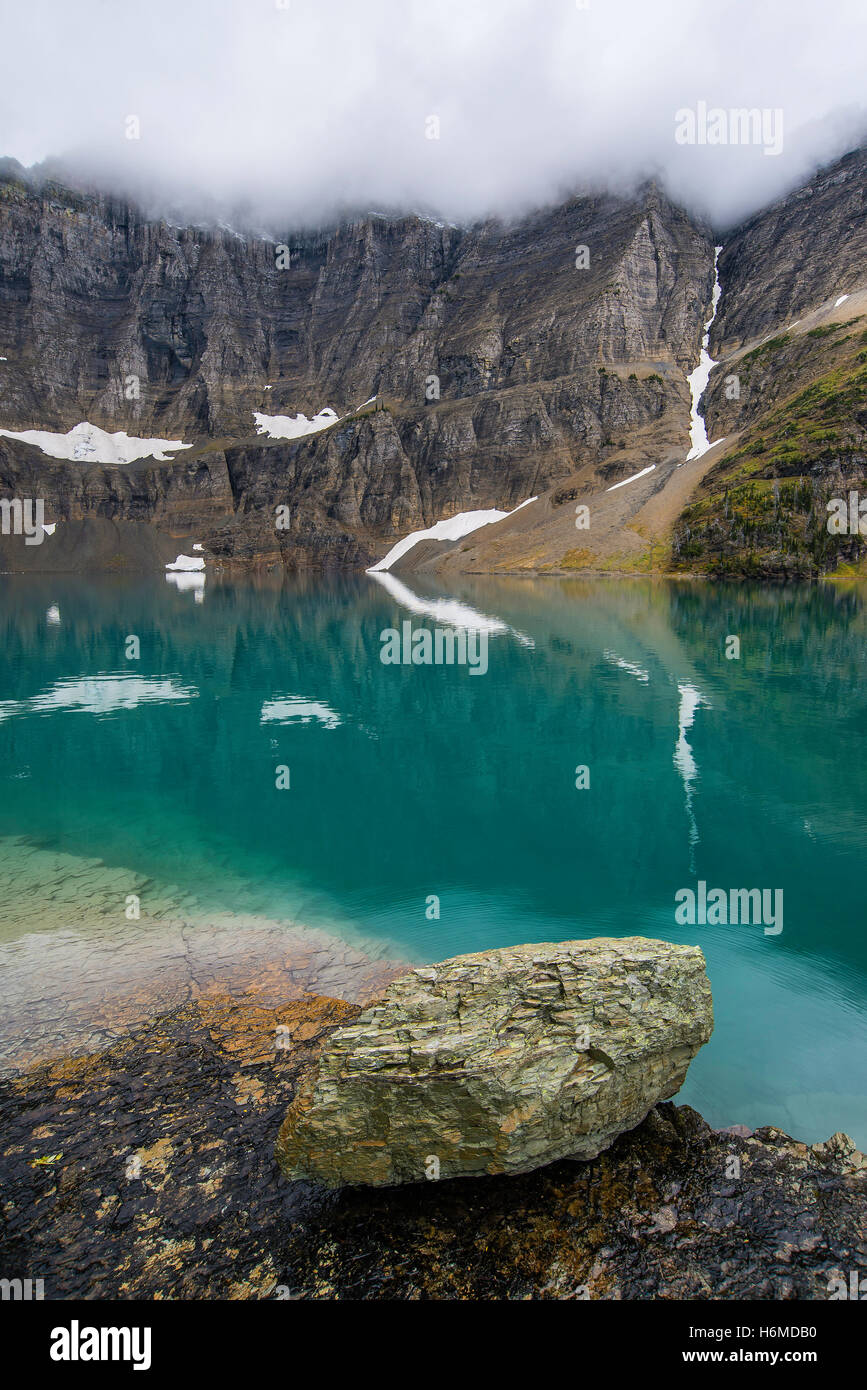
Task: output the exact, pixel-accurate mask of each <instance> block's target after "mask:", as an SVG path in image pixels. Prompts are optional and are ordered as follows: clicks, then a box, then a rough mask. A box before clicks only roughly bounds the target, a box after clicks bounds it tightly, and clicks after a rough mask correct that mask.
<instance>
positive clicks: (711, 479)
mask: <svg viewBox="0 0 867 1390" xmlns="http://www.w3.org/2000/svg"><path fill="white" fill-rule="evenodd" d="M865 161H867V156H865V153H864V152H863V151H860V152H856V153H854V154H852V155H848V156H846V158H845V159H844V160H841V161H840V162H839V164H838V165H836V166H834V167H833V168H832V169H830V170H827V171H824V172H823V173H821V174H820V175H817V176H816V178H815V179H814V180H812V181H811V183H810V184H809V185H807V186H806V187H805V188H804V189H801V190H799V191H798V192H797V193H795V194H793V195H792V196H791V197H790V198H789V199H786V200H783V202H782V203H780V204H778V205H776V206H775V207H774V208H772V209H769V210H767V211H766V212H764V213H762V214H761V215H760V216H758V217H757V218H753V219H752V220H751V221H750V222H749V223H747V224H745V225H744V226H743V227H741V228H738V229H736V230H735V231H734V232H732V233H731V234H730V235H728V236H724V237H722V238H721V240H722V251H721V253H720V256H719V276H720V282H721V285H722V298H721V301H720V304H719V310H718V313H717V315H716V318H715V320H714V322H713V324H712V326H711V335H710V350H711V354H712V355H713V356H717V357H719V358H720V364H719V366H717V367H716V368H715V370H714V371H713V372H712V373H711V378H710V383H709V386H708V389H707V391H706V393H705V398H704V409H705V411H706V418H707V425H708V433H709V435H710V437H711V438H714V437H717V436H718V435H719V434H721V433H725V434H726V435H727V446H728V444H729V443H730V441H731V439H732V437H734V439H735V440H736V442H737V443H738V446H739V447H741V448H743V447H745V445H744V444H743V443H742V436H743V439H745V440H746V441H747V443H749V431H750V429H751V428H753V427H754V424H755V422H756V421H764V420H765V417H767V418H768V420H770V419H771V416H772V414H773V411H775V410H777V411H778V410H779V409H780V407H781V406H782V405H784V403H785V400H786V399H788V396H787V388H788V387H789V386H791V388H792V389H791V392H789V393H788V394H789V395H791V394H797V393H798V391H801V393H803V390H804V389H805V383H806V384H807V385H812V384H813V383H814V382H815V381H817V380H818V379H819V378H820V377H822V376H823V375H824V376H825V377H828V376H829V374H830V383H829V384H827V389H828V391H829V392H830V393H831V394H832V395H834V394H835V391H834V383H836V382H837V380H838V376H835V375H834V374H835V373H836V374H838V375H839V374H840V373H843V376H844V377H845V382H844V383H843V385H844V387H845V390H844V394H845V392H848V393H849V394H850V395H852V397H853V400H854V401H855V404H854V405H853V410H852V412H850V413H849V414H848V415H847V417H846V421H845V422H843V424H842V425H841V431H842V432H841V435H840V439H839V440H838V441H836V443H835V445H834V448H835V450H836V454H835V457H836V456H837V455H840V457H841V458H842V457H843V455H845V460H844V461H843V462H842V463H841V464H840V467H842V470H843V471H842V474H841V476H844V475H845V476H846V477H848V476H850V475H852V476H854V474H853V469H854V471H855V472H857V471H858V469H859V468H860V466H861V465H860V463H859V462H858V460H860V459H861V458H862V456H863V440H864V431H863V426H862V425H861V424H860V422H859V421H858V418H857V414H858V405H857V400H858V398H859V395H860V396H862V397H863V390H862V387H861V382H860V379H859V370H860V364H859V363H858V362H857V360H856V358H857V354H856V353H855V351H854V349H855V348H856V347H857V346H858V345H857V343H856V342H855V336H856V335H854V334H853V333H851V332H850V333H849V334H848V335H841V334H837V333H836V330H834V334H835V335H836V336H834V335H832V334H831V333H829V334H828V335H827V336H825V337H821V338H817V337H816V336H812V337H811V336H810V332H811V331H812V329H808V331H807V332H806V333H805V332H804V331H803V326H802V332H801V334H800V335H799V338H798V340H797V341H796V340H795V339H792V340H791V341H790V342H788V343H787V344H786V345H784V347H783V348H779V346H777V347H775V346H774V334H777V333H778V330H779V328H780V327H781V326H782V325H783V324H786V323H788V322H790V321H791V320H793V319H797V317H798V316H801V317H806V318H809V316H810V315H815V316H816V324H815V325H814V326H815V327H822V328H824V327H830V325H829V324H827V323H826V318H827V316H828V314H831V315H833V314H835V313H837V311H836V309H835V308H832V306H831V305H830V303H826V301H830V300H831V298H832V296H833V297H834V299H835V300H836V298H838V297H839V296H841V295H843V294H848V296H849V302H848V303H847V304H846V310H847V312H846V314H845V316H844V317H845V319H847V320H848V319H851V318H852V316H853V311H854V310H856V309H860V307H861V301H860V298H859V285H860V284H861V283H867V277H865V276H864V275H863V272H862V267H863V264H864V250H865V246H864V242H865V237H867V233H865V231H864V219H863V208H864V201H865V196H867V194H865ZM715 240H716V241H718V240H719V239H717V238H715V237H714V236H713V234H712V232H711V230H710V229H709V228H707V227H705V226H703V225H701V224H699V223H697V222H696V221H695V220H694V219H692V218H691V217H690V216H689V215H688V214H687V213H685V212H684V211H683V210H682V209H680V208H678V207H676V206H675V205H673V204H672V203H671V201H670V200H669V199H668V198H667V197H666V196H665V194H664V193H663V192H662V190H660V189H659V188H658V187H656V186H655V185H654V184H653V183H649V184H647V185H646V186H644V187H643V188H641V189H640V190H638V191H637V192H636V193H635V195H634V196H632V197H616V196H613V195H611V194H603V193H597V194H592V195H585V196H580V197H574V198H571V199H570V200H568V201H567V202H565V203H563V204H562V205H560V206H557V207H551V208H547V209H541V210H538V211H536V212H534V213H533V214H531V215H529V216H527V217H525V218H523V219H522V220H520V221H517V222H513V223H509V224H506V223H500V222H495V221H489V222H486V223H484V224H479V225H476V226H471V227H453V226H448V225H442V224H439V223H435V222H433V221H430V220H425V219H423V218H420V217H416V216H404V217H399V218H390V217H385V216H375V215H370V216H365V217H364V218H360V219H358V220H355V221H350V222H346V223H344V224H342V225H340V226H338V227H333V228H328V229H322V230H318V231H311V230H308V231H306V232H303V233H300V232H299V233H290V232H287V233H286V235H285V237H284V238H283V240H282V241H276V240H274V241H271V240H268V239H265V238H263V237H261V236H252V235H244V234H241V233H239V232H236V231H233V230H231V229H229V228H227V227H218V228H213V227H211V228H208V227H192V226H190V227H183V228H181V227H174V226H172V225H170V224H169V223H167V222H165V221H154V220H149V219H148V218H147V217H146V216H145V215H144V214H143V213H142V212H141V211H140V210H139V209H137V208H136V207H134V206H132V205H130V204H128V203H126V202H123V201H121V200H118V199H115V198H110V197H107V196H105V195H104V194H100V193H96V192H93V191H87V190H81V189H71V188H67V187H64V186H63V185H62V184H60V183H58V182H56V181H51V180H46V181H42V182H40V181H38V180H37V179H35V178H34V177H33V176H31V175H29V174H28V173H26V172H25V171H24V170H22V169H21V168H20V166H17V165H15V164H14V162H12V161H4V162H3V163H2V164H0V358H2V359H3V360H0V430H2V431H7V432H11V433H13V434H20V433H23V432H25V431H31V430H38V431H51V432H57V433H65V432H66V431H68V430H70V429H72V428H73V427H74V426H77V425H79V424H80V423H81V422H82V421H88V422H89V423H90V425H92V426H94V427H96V428H98V429H101V430H105V431H107V432H108V433H110V434H113V433H115V432H117V431H126V432H127V434H129V435H130V436H133V437H135V438H145V439H151V440H153V439H162V440H172V441H175V452H174V453H173V454H172V455H171V456H170V457H164V458H163V459H158V458H156V457H154V456H147V457H143V458H139V459H136V460H135V461H133V462H130V463H117V462H115V463H109V462H101V461H100V460H99V457H98V450H97V451H95V452H96V454H97V456H96V457H93V454H94V450H92V449H91V450H90V451H88V450H84V451H82V452H81V454H80V456H79V457H73V458H69V459H60V458H51V457H48V456H47V454H46V453H45V452H44V450H43V449H42V448H40V447H38V446H37V444H36V443H33V442H27V441H24V440H21V439H15V438H10V437H9V434H0V496H4V497H8V498H13V497H42V498H44V499H45V506H46V517H47V519H50V520H51V521H58V522H59V523H60V525H59V526H58V527H57V529H56V531H55V533H54V535H53V536H51V537H47V538H46V540H45V542H44V543H43V544H40V545H34V546H29V547H27V546H25V545H24V544H23V540H22V538H21V537H15V536H2V537H0V568H5V569H18V568H39V569H52V568H59V569H67V568H79V569H80V568H89V567H95V568H104V567H106V566H111V567H133V568H135V567H147V566H148V565H156V564H163V563H164V562H165V561H164V558H163V557H164V554H167V553H169V552H171V550H172V549H173V548H174V549H175V551H177V550H179V549H183V548H184V545H185V544H186V545H187V547H188V548H189V545H191V544H192V543H194V542H195V543H197V544H200V545H202V547H203V551H202V553H203V555H204V556H205V557H206V558H207V560H208V562H209V563H215V564H221V565H224V566H225V565H231V564H251V563H255V564H263V563H264V564H282V565H285V566H287V567H289V568H301V567H309V566H314V567H318V566H326V565H351V566H364V565H368V564H370V563H372V562H373V561H375V560H377V559H379V558H380V556H382V555H383V554H384V553H385V552H386V551H387V550H388V549H389V548H390V546H391V545H392V544H393V543H394V542H395V541H396V540H397V539H399V538H400V537H402V536H404V535H406V534H407V533H409V532H411V531H416V530H420V529H423V528H426V527H429V526H430V525H432V524H433V523H435V522H437V521H439V520H441V519H443V518H447V517H450V516H453V515H455V514H456V513H458V512H463V511H470V510H476V509H485V508H499V509H502V510H506V511H508V510H511V509H513V508H515V507H517V506H518V504H519V503H521V502H523V501H525V500H526V499H528V498H530V497H536V498H538V501H537V502H535V503H534V504H533V505H532V506H531V507H528V508H525V509H523V510H522V511H521V512H520V513H518V514H517V515H516V516H515V517H514V518H510V519H508V520H507V521H504V522H501V523H499V524H498V525H496V526H489V527H485V528H484V530H483V531H482V532H479V533H477V534H476V535H474V536H471V537H469V538H467V539H466V540H464V541H463V542H461V543H457V544H450V545H445V546H443V545H440V546H436V547H430V546H426V547H423V548H419V550H418V551H417V552H416V555H415V557H414V559H413V561H412V563H413V565H416V564H417V565H424V566H427V567H430V568H438V569H443V568H444V569H509V568H517V569H522V568H524V569H537V570H547V571H553V572H563V571H567V572H568V571H571V570H574V569H581V568H614V569H618V568H619V569H632V568H647V567H651V566H658V565H660V564H663V565H665V566H669V565H671V566H673V567H675V568H677V567H678V566H680V567H684V566H686V567H692V568H698V569H702V568H711V569H713V568H714V567H719V565H720V564H723V565H724V564H727V563H730V561H731V558H732V555H731V554H729V553H728V552H729V551H731V552H732V554H737V555H740V554H742V553H743V552H744V550H745V546H746V542H745V539H744V538H743V536H742V531H743V528H742V527H741V528H740V530H737V529H736V530H735V531H734V532H733V533H732V535H731V536H730V537H729V539H728V540H727V539H726V538H725V536H724V535H723V532H725V528H726V526H727V525H728V520H730V518H727V517H726V516H725V506H726V505H729V504H728V503H726V502H725V500H724V499H725V496H726V487H728V489H729V496H730V494H731V486H730V484H729V483H728V482H727V479H728V477H729V472H730V471H731V469H732V468H733V467H734V468H735V469H736V470H737V469H738V468H742V466H743V458H742V456H741V457H740V458H739V460H738V461H736V462H735V463H734V464H733V463H732V459H733V454H732V453H731V452H728V453H726V454H725V456H724V457H723V456H722V455H721V448H722V446H719V445H718V446H717V447H716V448H715V449H713V450H711V451H710V453H709V454H706V455H704V456H703V457H701V458H698V459H696V460H694V461H692V462H690V463H689V464H688V465H686V464H685V460H686V456H687V452H688V450H689V447H690V439H689V428H690V405H691V401H690V390H689V385H688V382H687V376H688V374H689V373H690V372H691V371H692V370H693V368H694V367H695V366H696V365H697V363H698V359H699V351H700V347H701V340H702V333H703V330H704V327H705V324H706V323H707V321H708V319H709V317H710V315H711V308H710V305H711V297H712V290H713V286H714V243H715ZM840 313H842V310H841V311H840ZM839 317H840V314H837V318H838V319H839ZM865 326H867V321H865V323H864V324H862V325H861V327H865ZM763 336H770V337H771V339H772V341H771V343H768V344H765V345H764V347H763V348H762V354H763V355H762V354H760V355H759V357H758V359H757V358H756V356H755V350H756V346H757V344H758V342H759V341H760V340H761V339H762V337H763ZM832 337H833V341H834V342H835V343H839V342H840V341H842V339H843V337H845V339H846V343H848V345H849V346H850V347H851V349H852V351H851V352H850V353H848V354H846V353H844V354H843V356H838V355H837V353H836V351H834V352H832V351H831V346H832V344H831V338H832ZM802 340H803V341H802ZM778 352H782V353H783V357H782V358H780V359H779V360H777V358H776V357H775V354H776V353H778ZM751 354H752V355H751ZM850 359H851V360H850ZM732 362H735V363H741V368H740V371H741V375H742V377H743V378H744V381H745V382H746V384H747V385H748V389H745V390H742V391H741V393H740V397H739V399H737V400H734V401H732V400H730V399H729V396H728V395H727V393H726V388H725V380H726V377H727V376H729V375H730V374H731V370H733V368H732V367H731V364H732ZM846 373H849V375H846ZM850 377H851V380H850ZM840 380H841V381H842V380H843V378H842V377H841V378H840ZM729 394H730V393H729ZM847 399H848V397H847ZM325 408H328V409H330V410H331V411H333V412H334V417H336V418H334V419H333V423H329V422H330V421H331V420H332V417H331V416H328V417H324V421H323V420H320V422H318V423H324V425H325V426H326V427H324V428H320V429H319V430H318V431H317V432H315V433H306V434H302V435H300V436H299V437H294V438H286V437H272V436H274V435H278V434H284V435H285V434H287V433H291V430H289V429H287V428H286V425H285V420H284V421H282V423H281V420H280V417H293V418H294V417H297V416H298V415H299V414H300V413H303V415H304V416H307V417H310V419H312V418H313V417H314V416H315V415H317V412H320V411H323V410H324V409H325ZM275 417H278V418H277V419H276V420H275ZM43 442H44V441H43ZM180 442H182V443H183V444H185V445H187V446H188V447H186V448H184V449H183V450H182V451H181V450H180V449H179V448H177V445H178V443H180ZM826 443H827V441H826ZM829 447H830V446H829ZM841 451H842V452H841ZM826 452H827V451H826ZM804 459H805V465H808V466H809V468H811V469H812V468H813V463H814V460H813V459H812V456H809V457H808V456H806V455H805V456H804ZM766 461H767V454H766V456H765V462H766ZM790 461H791V462H792V463H793V464H794V460H793V459H792V458H790ZM838 462H839V459H838ZM836 466H837V465H836V464H835V465H834V467H836ZM778 471H779V470H778ZM832 471H833V470H832ZM636 474H642V477H641V478H639V479H638V480H637V481H635V482H631V481H630V482H629V486H628V487H625V488H623V489H622V490H621V489H618V488H615V490H614V491H613V492H610V491H609V490H610V489H611V488H613V487H615V484H617V483H619V482H626V481H628V480H631V479H632V478H634V477H635V475H636ZM645 474H646V476H644V475H645ZM787 476H788V475H787ZM829 476H830V475H829ZM834 477H835V479H836V474H835V475H834ZM826 481H827V480H826ZM770 486H771V487H772V486H773V484H772V483H771V484H770ZM823 486H824V484H823ZM715 499H716V500H715ZM720 499H722V500H720ZM718 500H719V507H718V506H717V501H718ZM582 502H585V503H588V504H589V505H590V516H591V525H590V527H589V529H588V530H587V531H576V527H575V510H576V506H577V505H578V504H580V503H582ZM696 505H698V506H699V508H700V509H702V508H703V509H704V510H703V511H701V510H700V513H698V514H696V513H695V512H694V510H691V509H694V508H695V506H696ZM278 508H279V509H283V510H282V512H281V513H280V515H281V521H280V523H279V524H278V523H277V520H276V518H277V515H278ZM717 511H720V518H718V517H717V515H716V513H717ZM729 511H731V506H730V505H729ZM64 528H66V532H67V534H66V539H65V540H63V539H62V537H63V533H64ZM720 528H722V529H720ZM726 534H727V533H726ZM73 540H74V543H73ZM856 544H859V543H856ZM826 558H827V557H826ZM814 562H815V563H822V561H821V557H818V558H817V557H813V559H812V560H811V562H810V563H814ZM407 563H408V562H407V561H405V562H404V564H405V565H406V564H407ZM783 568H785V566H783Z"/></svg>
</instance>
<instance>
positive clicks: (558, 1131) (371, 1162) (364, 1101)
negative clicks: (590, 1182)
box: [277, 936, 713, 1187]
mask: <svg viewBox="0 0 867 1390" xmlns="http://www.w3.org/2000/svg"><path fill="white" fill-rule="evenodd" d="M712 1030H713V1004H712V1000H711V991H710V983H709V981H708V978H707V974H706V972H705V961H704V956H703V954H702V952H701V951H700V950H699V949H698V947H697V946H672V945H670V944H669V943H668V942H664V941H651V940H648V939H646V938H644V937H637V936H636V937H627V938H625V939H623V940H616V939H614V938H609V937H597V938H596V939H595V940H592V941H564V942H559V943H553V944H552V943H543V944H535V945H529V946H510V947H505V948H504V949H502V950H496V951H483V952H480V953H479V954H477V955H468V956H456V957H455V958H454V959H453V960H447V961H443V962H442V964H440V965H434V966H429V967H424V968H420V969H417V970H410V971H408V972H407V974H406V975H402V976H400V978H399V979H397V980H395V981H394V982H393V983H392V984H390V985H389V986H388V988H387V990H386V992H385V994H384V995H383V997H382V998H381V999H379V1000H377V1001H376V1002H375V1003H373V1004H371V1005H370V1006H369V1007H368V1008H367V1009H365V1011H364V1012H363V1013H362V1014H361V1015H360V1016H359V1018H358V1019H357V1020H356V1021H355V1022H354V1023H353V1024H351V1025H349V1026H348V1027H343V1028H340V1029H338V1030H337V1031H336V1032H335V1033H334V1034H332V1036H331V1038H330V1039H329V1042H328V1045H327V1047H326V1049H325V1051H324V1052H323V1054H322V1056H321V1057H320V1060H319V1063H318V1065H317V1066H316V1067H314V1068H313V1069H312V1070H311V1071H310V1073H309V1074H308V1075H307V1077H306V1078H305V1079H304V1081H302V1083H301V1084H300V1086H299V1090H298V1093H297V1095H296V1097H295V1099H294V1101H293V1102H292V1104H291V1106H290V1107H289V1111H288V1113H287V1116H286V1119H285V1121H284V1123H283V1127H282V1129H281V1130H280V1136H279V1139H278V1141H277V1156H278V1158H279V1161H280V1166H281V1167H282V1169H283V1171H284V1173H286V1175H287V1176H288V1177H290V1178H308V1179H312V1180H314V1181H317V1182H321V1183H325V1184H326V1185H327V1186H329V1187H340V1186H343V1185H344V1184H366V1185H370V1186H375V1187H379V1186H388V1185H392V1184H396V1183H406V1182H421V1181H424V1179H425V1178H426V1177H439V1178H454V1177H471V1176H478V1175H480V1174H484V1173H526V1172H528V1171H530V1170H531V1169H533V1168H539V1167H541V1166H542V1165H543V1164H546V1163H552V1162H554V1161H555V1160H556V1159H560V1158H580V1159H587V1158H594V1157H595V1156H596V1154H598V1153H600V1152H601V1151H602V1150H603V1149H605V1148H607V1147H608V1146H609V1144H611V1143H612V1142H613V1141H614V1140H615V1139H616V1138H617V1136H618V1134H622V1133H623V1132H624V1131H625V1130H628V1129H632V1128H633V1127H634V1126H635V1125H637V1124H639V1123H640V1122H641V1121H642V1120H643V1119H644V1117H645V1116H646V1115H647V1113H648V1112H649V1111H650V1110H651V1109H652V1107H653V1106H654V1105H655V1104H656V1102H657V1101H660V1100H665V1099H667V1098H668V1097H669V1096H673V1095H674V1094H675V1093H676V1092H677V1091H678V1090H679V1089H680V1087H681V1085H682V1084H683V1080H684V1077H685V1076H686V1070H687V1067H688V1066H689V1063H690V1062H691V1060H692V1058H693V1057H694V1056H695V1054H696V1052H697V1051H698V1049H699V1048H700V1047H701V1045H702V1044H703V1043H705V1042H707V1040H708V1038H709V1037H710V1035H711V1032H712Z"/></svg>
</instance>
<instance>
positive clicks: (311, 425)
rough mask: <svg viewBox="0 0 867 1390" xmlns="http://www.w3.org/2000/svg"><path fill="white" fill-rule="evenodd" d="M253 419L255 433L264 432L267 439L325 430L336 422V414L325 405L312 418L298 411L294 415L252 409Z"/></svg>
mask: <svg viewBox="0 0 867 1390" xmlns="http://www.w3.org/2000/svg"><path fill="white" fill-rule="evenodd" d="M253 419H254V420H255V421H256V433H257V434H266V435H267V436H268V438H269V439H300V438H301V436H302V435H305V434H318V433H319V431H320V430H327V429H328V427H329V426H330V425H333V424H336V422H337V420H338V415H337V411H336V410H332V409H331V407H330V406H328V405H327V406H326V407H325V409H324V410H320V411H319V413H318V415H314V416H313V419H312V420H308V419H307V416H306V415H302V414H300V413H299V414H298V415H294V416H293V415H263V414H262V413H261V412H260V411H258V410H254V411H253Z"/></svg>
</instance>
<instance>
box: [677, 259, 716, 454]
mask: <svg viewBox="0 0 867 1390" xmlns="http://www.w3.org/2000/svg"><path fill="white" fill-rule="evenodd" d="M721 250H722V247H721V246H717V247H715V248H714V258H713V282H714V283H713V297H712V299H711V302H710V318H709V319H708V321H707V323H706V324H705V326H704V337H703V338H702V340H701V354H700V356H699V359H698V366H697V367H696V369H695V371H693V372H690V374H689V376H688V377H687V381H688V383H689V390H690V395H691V397H692V406H691V408H690V424H689V438H690V443H691V446H692V447H691V448H690V451H689V453H688V454H687V456H686V461H687V463H689V461H690V459H697V458H701V456H702V454H706V453H707V451H708V449H709V448H710V442H709V440H708V437H707V428H706V427H705V423H704V416H703V415H700V414H699V410H698V407H699V402H700V401H701V398H702V395H703V394H704V391H705V388H706V386H707V383H708V381H709V379H710V374H711V371H712V369H713V368H714V367H715V366H716V362H714V360H713V358H712V357H711V355H710V353H709V352H708V350H707V349H708V344H709V343H710V330H711V325H712V324H713V321H714V319H715V318H716V311H717V306H718V305H719V301H720V295H721V294H722V285H721V284H720V282H719V253H720V251H721Z"/></svg>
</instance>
